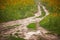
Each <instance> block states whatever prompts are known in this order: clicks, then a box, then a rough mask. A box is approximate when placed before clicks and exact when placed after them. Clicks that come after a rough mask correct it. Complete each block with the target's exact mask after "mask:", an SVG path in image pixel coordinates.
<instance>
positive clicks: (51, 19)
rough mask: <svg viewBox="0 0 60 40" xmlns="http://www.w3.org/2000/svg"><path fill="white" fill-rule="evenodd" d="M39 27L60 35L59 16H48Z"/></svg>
mask: <svg viewBox="0 0 60 40" xmlns="http://www.w3.org/2000/svg"><path fill="white" fill-rule="evenodd" d="M40 26H42V27H44V28H46V29H47V30H49V31H51V32H53V33H57V34H59V35H60V14H50V15H48V16H47V17H46V18H44V19H43V20H42V21H41V22H40Z"/></svg>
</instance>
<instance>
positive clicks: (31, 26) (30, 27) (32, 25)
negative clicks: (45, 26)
mask: <svg viewBox="0 0 60 40" xmlns="http://www.w3.org/2000/svg"><path fill="white" fill-rule="evenodd" d="M27 28H29V29H33V30H35V29H36V24H35V23H31V24H29V25H28V26H27Z"/></svg>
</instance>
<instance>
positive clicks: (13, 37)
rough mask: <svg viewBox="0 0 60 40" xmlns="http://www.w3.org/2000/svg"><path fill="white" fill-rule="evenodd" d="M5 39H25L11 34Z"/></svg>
mask: <svg viewBox="0 0 60 40" xmlns="http://www.w3.org/2000/svg"><path fill="white" fill-rule="evenodd" d="M7 39H8V40H25V39H23V38H20V37H15V36H11V35H10V36H8V37H7Z"/></svg>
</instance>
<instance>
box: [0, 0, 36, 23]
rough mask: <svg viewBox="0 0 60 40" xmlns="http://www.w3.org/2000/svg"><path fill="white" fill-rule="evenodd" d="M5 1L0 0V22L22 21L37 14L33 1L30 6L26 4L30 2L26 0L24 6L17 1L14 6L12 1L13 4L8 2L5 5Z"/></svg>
mask: <svg viewBox="0 0 60 40" xmlns="http://www.w3.org/2000/svg"><path fill="white" fill-rule="evenodd" d="M7 1H8V0H7ZM7 1H6V0H5V1H4V0H1V2H0V5H1V7H0V22H7V21H13V20H18V19H24V18H27V17H31V16H34V13H35V12H37V5H36V3H35V2H34V1H33V2H32V4H31V3H27V2H29V1H32V0H26V2H25V4H24V3H23V1H22V0H21V1H22V2H21V1H20V2H19V0H17V1H18V2H17V3H16V4H14V0H13V1H12V2H13V3H10V2H9V1H8V3H7ZM9 3H10V4H9Z"/></svg>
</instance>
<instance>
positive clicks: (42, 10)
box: [39, 6, 46, 17]
mask: <svg viewBox="0 0 60 40" xmlns="http://www.w3.org/2000/svg"><path fill="white" fill-rule="evenodd" d="M40 8H41V16H39V17H43V16H45V14H46V13H45V11H44V9H43V8H42V6H40Z"/></svg>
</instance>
